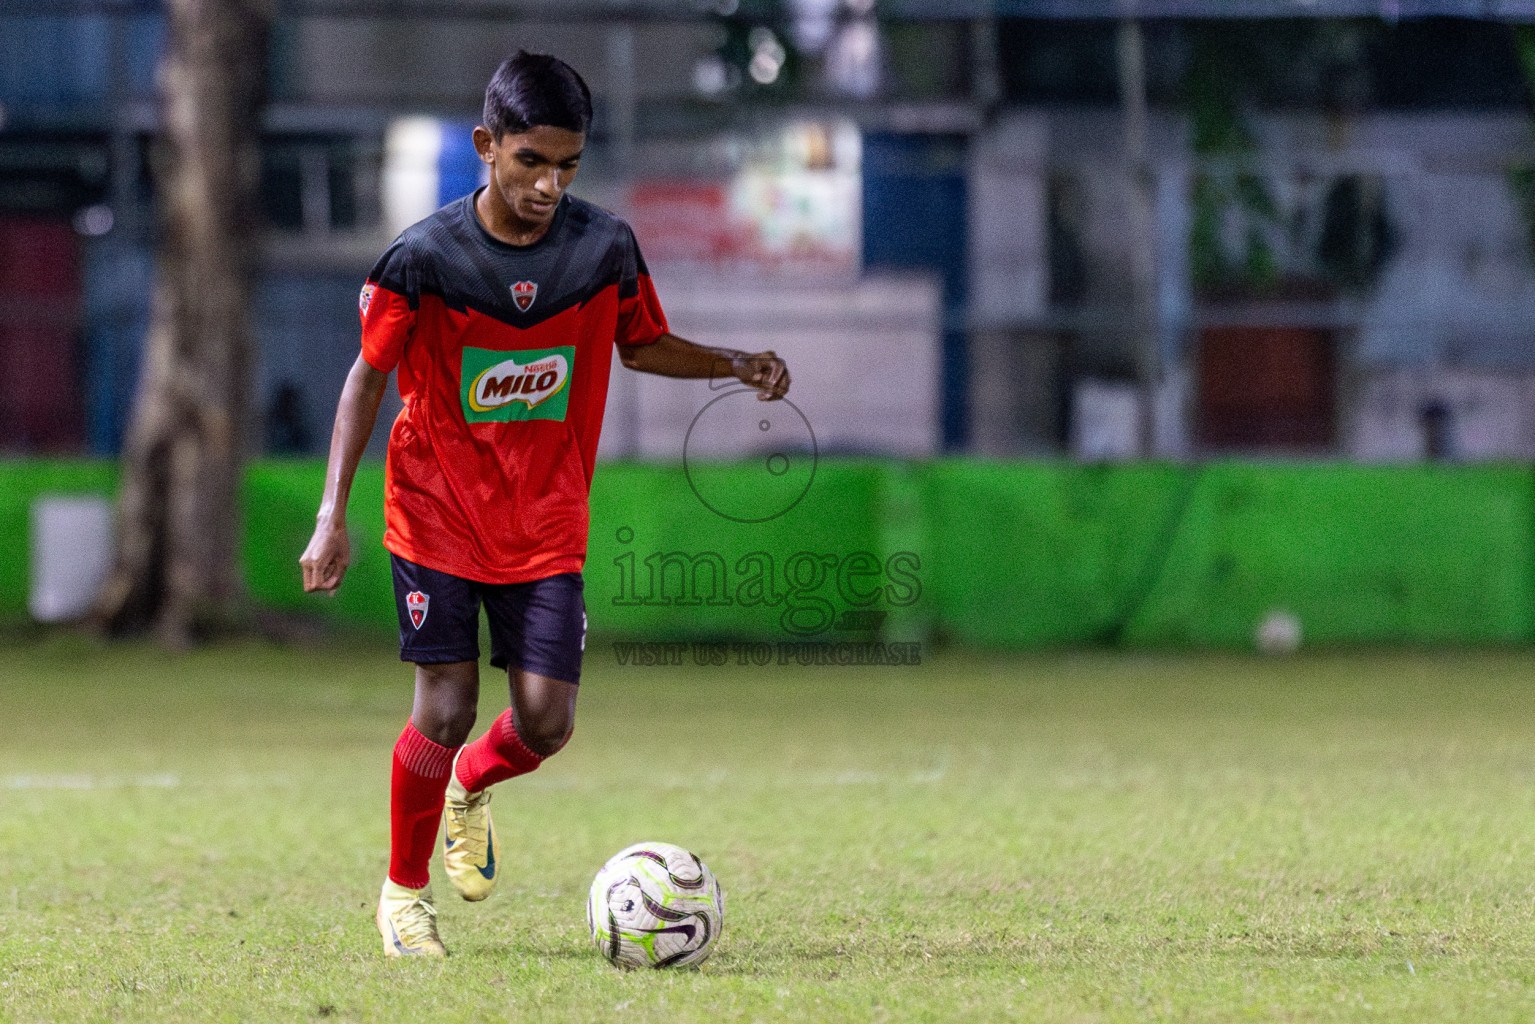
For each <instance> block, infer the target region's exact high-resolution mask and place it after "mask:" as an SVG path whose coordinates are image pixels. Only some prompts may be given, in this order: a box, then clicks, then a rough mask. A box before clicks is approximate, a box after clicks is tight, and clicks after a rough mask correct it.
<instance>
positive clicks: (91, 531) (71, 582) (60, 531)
mask: <svg viewBox="0 0 1535 1024" xmlns="http://www.w3.org/2000/svg"><path fill="white" fill-rule="evenodd" d="M113 547H114V542H113V533H112V503H111V502H110V501H109V500H108V499H106V498H104V497H101V496H100V495H94V494H70V495H64V494H44V495H40V496H39V497H38V498H37V499H36V500H34V501H33V502H32V589H31V593H30V595H29V596H28V599H27V608H28V610H29V611H31V613H32V617H33V618H34V619H37V620H38V621H39V622H69V621H72V620H74V619H80V618H83V617H84V616H85V615H86V614H87V613H89V612H90V610H91V606H92V604H93V603H94V602H95V600H96V594H97V592H98V591H99V590H100V589H101V584H102V582H103V581H104V580H105V579H106V577H107V572H108V571H109V570H110V569H111V568H112V557H113Z"/></svg>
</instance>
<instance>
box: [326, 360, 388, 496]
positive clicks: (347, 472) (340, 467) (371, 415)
mask: <svg viewBox="0 0 1535 1024" xmlns="http://www.w3.org/2000/svg"><path fill="white" fill-rule="evenodd" d="M388 383H389V375H388V374H386V373H381V372H379V371H378V370H375V369H374V368H373V367H372V366H371V365H369V364H368V361H367V360H365V359H363V358H362V357H361V356H358V357H357V362H355V363H353V364H352V369H351V372H350V373H348V374H347V376H346V384H345V385H344V386H343V387H342V389H341V400H340V401H339V402H337V403H336V425H335V427H334V429H332V431H331V436H330V458H329V460H328V461H327V462H326V466H325V494H324V496H323V497H321V499H320V511H319V514H318V515H317V516H316V519H317V520H319V521H320V522H325V521H329V522H331V523H334V524H337V525H340V524H342V523H344V522H346V503H347V499H348V498H349V497H351V493H352V479H353V478H354V477H355V476H356V475H357V465H358V463H360V462H361V461H362V453H363V450H364V449H366V448H367V446H368V438H369V437H371V436H372V435H373V424H374V423H375V422H376V421H377V420H378V407H379V404H380V403H381V402H382V401H383V398H384V388H385V387H386V386H387V385H388Z"/></svg>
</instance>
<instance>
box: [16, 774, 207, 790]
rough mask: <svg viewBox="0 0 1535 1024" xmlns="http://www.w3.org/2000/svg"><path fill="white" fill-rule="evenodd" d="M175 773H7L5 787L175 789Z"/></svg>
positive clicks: (177, 784)
mask: <svg viewBox="0 0 1535 1024" xmlns="http://www.w3.org/2000/svg"><path fill="white" fill-rule="evenodd" d="M179 785H181V779H180V778H178V777H177V776H175V775H170V774H165V773H162V774H159V775H8V776H6V779H5V788H6V789H130V788H140V789H175V788H176V787H177V786H179Z"/></svg>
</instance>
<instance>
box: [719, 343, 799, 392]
mask: <svg viewBox="0 0 1535 1024" xmlns="http://www.w3.org/2000/svg"><path fill="white" fill-rule="evenodd" d="M731 369H733V370H734V371H735V375H736V377H737V378H738V379H739V380H740V381H741V383H742V384H745V385H747V386H748V387H753V388H756V389H757V392H758V394H757V400H758V401H759V402H773V401H777V400H778V399H780V398H782V397H783V396H784V395H787V394H788V393H789V366H788V364H787V363H785V362H784V361H783V360H782V359H779V358H778V356H777V355H776V354H774V353H773V352H772V351H767V352H754V353H752V354H751V355H743V356H739V357H737V358H736V359H735V360H734V365H733V366H732V367H731Z"/></svg>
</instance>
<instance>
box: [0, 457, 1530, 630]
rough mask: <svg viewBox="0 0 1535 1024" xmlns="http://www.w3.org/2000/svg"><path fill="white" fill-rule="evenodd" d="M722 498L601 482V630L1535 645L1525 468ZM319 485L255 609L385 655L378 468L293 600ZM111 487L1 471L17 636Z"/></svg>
mask: <svg viewBox="0 0 1535 1024" xmlns="http://www.w3.org/2000/svg"><path fill="white" fill-rule="evenodd" d="M704 472H705V474H706V475H705V476H703V477H700V476H699V474H698V473H697V472H696V471H695V475H694V478H693V479H692V480H691V481H690V479H689V477H688V474H687V473H686V472H684V470H683V469H682V468H681V467H676V466H657V465H644V464H629V463H614V464H606V465H604V466H602V467H600V469H599V471H598V474H597V481H596V485H595V486H594V488H593V491H592V529H591V543H590V552H589V557H588V560H587V566H586V574H585V575H586V597H587V607H588V612H589V615H590V616H591V622H592V627H593V629H594V630H596V631H599V632H600V633H602V634H603V635H605V636H608V637H613V638H617V639H629V640H645V641H654V642H658V643H664V642H667V641H674V640H675V641H682V640H721V641H735V640H751V641H769V642H771V641H780V642H782V641H790V642H806V641H859V640H868V639H875V638H877V639H882V640H887V641H890V640H912V639H925V638H932V637H937V638H942V639H948V640H953V641H955V642H957V643H961V644H963V645H966V646H970V647H976V648H994V649H1016V648H1033V647H1041V646H1077V645H1116V646H1130V647H1183V646H1195V647H1203V646H1209V647H1224V648H1232V647H1245V646H1248V645H1250V644H1251V642H1252V636H1253V632H1254V629H1255V627H1256V625H1257V623H1258V622H1259V621H1260V620H1261V619H1262V618H1263V617H1264V616H1265V615H1266V614H1268V613H1269V612H1270V611H1273V610H1276V609H1284V610H1286V611H1289V612H1290V613H1292V614H1294V615H1296V616H1297V617H1298V618H1299V619H1300V620H1301V622H1302V623H1303V624H1304V627H1305V631H1306V638H1307V640H1308V642H1316V643H1323V644H1338V643H1432V644H1487V643H1524V642H1529V641H1530V640H1532V639H1535V472H1532V471H1531V470H1530V469H1528V468H1525V467H1518V466H1403V467H1364V466H1353V465H1334V464H1327V463H1296V464H1253V463H1237V462H1231V463H1213V464H1206V465H1190V466H1185V465H1160V464H1135V465H1121V466H1080V465H1074V464H1067V463H1002V462H986V461H980V460H963V459H959V460H944V461H935V462H929V463H917V464H908V463H895V462H887V461H879V460H858V459H823V460H822V461H821V462H820V463H819V465H818V466H817V467H816V469H815V473H814V479H813V481H812V480H805V481H802V482H804V483H808V487H801V486H800V484H799V483H795V482H794V481H793V480H792V479H790V480H788V490H784V487H785V481H784V480H774V479H770V478H769V477H766V476H764V475H763V469H762V467H761V466H758V465H755V464H752V465H745V464H740V465H723V466H713V467H706V468H705V470H704ZM323 478H324V467H323V466H322V465H321V464H320V463H319V462H317V461H313V460H299V461H280V460H266V461H262V462H258V463H255V464H253V465H252V466H250V467H249V469H248V472H247V474H246V483H245V516H246V523H245V534H244V544H243V557H244V566H245V576H246V580H247V583H248V586H249V589H250V592H251V595H252V597H253V599H254V600H255V601H257V602H258V603H260V604H262V605H266V606H269V607H273V608H278V609H283V610H287V611H292V612H300V613H306V614H314V615H318V616H320V617H323V618H327V619H330V620H332V621H336V622H341V623H348V624H354V625H360V626H364V627H367V628H373V629H376V630H378V631H379V632H380V633H381V634H386V633H390V632H392V631H393V630H394V628H395V613H394V605H393V597H392V591H391V586H390V578H389V560H388V556H387V554H386V553H385V552H384V550H383V549H382V547H381V546H380V545H379V538H380V537H381V536H382V533H383V514H382V507H381V506H382V497H383V469H382V466H380V465H377V464H368V465H365V466H364V467H363V468H362V470H361V471H360V472H359V474H358V478H357V482H356V485H355V486H354V488H353V495H352V502H351V508H350V511H349V525H350V532H351V536H352V540H353V545H352V554H353V568H352V570H351V572H350V574H349V575H348V578H347V582H346V585H345V586H343V587H342V589H341V591H340V593H339V594H337V595H336V596H335V597H321V596H315V595H306V594H304V593H302V591H301V589H300V587H299V575H298V568H297V559H298V556H299V553H300V552H301V551H302V550H303V547H304V544H305V543H306V542H307V540H308V538H309V534H310V532H311V530H312V529H313V525H314V512H315V508H316V505H317V503H318V500H319V495H320V489H321V486H322V483H323ZM115 482H116V470H115V467H114V466H112V465H111V464H110V463H102V462H83V461H81V462H71V461H11V462H0V541H3V542H4V543H3V544H0V559H3V560H5V561H4V565H5V571H4V573H3V575H0V615H3V616H7V617H12V618H15V617H18V616H21V615H24V614H25V608H26V594H27V549H28V509H29V507H30V503H31V501H32V499H33V498H34V497H36V496H37V495H38V494H41V493H50V492H76V493H78V492H82V491H91V492H97V493H110V492H111V491H112V489H113V488H114V487H115ZM775 488H777V489H776V490H775ZM801 490H802V491H803V494H802V495H800V494H799V491H801ZM700 495H702V496H703V497H704V498H706V499H710V504H712V505H714V507H715V508H720V509H723V510H724V511H726V512H728V513H730V514H731V515H734V516H735V518H727V517H726V516H722V515H720V514H718V513H717V512H716V511H713V510H711V508H710V507H708V506H707V505H706V504H705V502H704V501H703V500H700ZM721 495H725V496H727V498H728V500H723V501H722V500H721V498H720V496H721ZM743 519H755V520H761V521H754V522H745V521H740V520H743Z"/></svg>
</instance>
